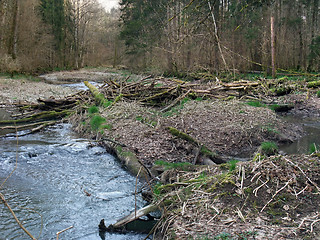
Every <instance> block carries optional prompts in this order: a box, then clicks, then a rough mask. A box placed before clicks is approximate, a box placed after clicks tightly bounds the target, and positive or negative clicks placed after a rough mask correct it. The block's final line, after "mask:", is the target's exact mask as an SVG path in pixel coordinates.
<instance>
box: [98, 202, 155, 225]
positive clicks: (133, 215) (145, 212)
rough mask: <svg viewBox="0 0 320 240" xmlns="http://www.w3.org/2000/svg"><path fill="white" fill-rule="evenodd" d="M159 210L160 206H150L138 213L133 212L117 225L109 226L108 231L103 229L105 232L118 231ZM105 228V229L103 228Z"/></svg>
mask: <svg viewBox="0 0 320 240" xmlns="http://www.w3.org/2000/svg"><path fill="white" fill-rule="evenodd" d="M157 210H158V206H157V205H155V204H150V205H148V206H146V207H144V208H141V209H139V210H137V211H133V212H132V213H130V214H129V215H128V216H126V217H123V218H121V219H120V220H118V221H117V222H116V223H115V224H111V225H109V226H108V227H107V228H106V229H101V230H105V231H115V230H116V229H120V228H122V227H124V226H125V225H126V224H128V223H130V222H133V221H134V220H137V219H139V218H140V217H143V216H146V215H148V214H149V213H151V212H155V211H157ZM102 228H103V227H102Z"/></svg>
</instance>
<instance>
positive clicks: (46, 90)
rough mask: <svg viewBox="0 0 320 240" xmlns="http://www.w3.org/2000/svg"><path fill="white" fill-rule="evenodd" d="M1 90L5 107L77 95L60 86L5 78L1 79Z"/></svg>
mask: <svg viewBox="0 0 320 240" xmlns="http://www.w3.org/2000/svg"><path fill="white" fill-rule="evenodd" d="M0 89H1V91H0V103H1V104H4V105H5V104H8V105H10V104H12V103H18V102H28V103H36V102H37V99H39V98H42V99H47V98H50V97H54V98H57V99H59V98H65V97H67V96H68V95H71V94H74V93H75V91H74V90H72V89H70V88H66V87H62V86H58V85H52V84H48V83H44V82H40V81H30V80H28V79H11V78H5V77H0Z"/></svg>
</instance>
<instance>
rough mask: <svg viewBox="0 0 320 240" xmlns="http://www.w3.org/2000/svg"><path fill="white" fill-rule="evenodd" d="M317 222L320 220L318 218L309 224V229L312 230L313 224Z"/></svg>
mask: <svg viewBox="0 0 320 240" xmlns="http://www.w3.org/2000/svg"><path fill="white" fill-rule="evenodd" d="M317 222H320V219H317V220H315V221H313V223H311V226H310V231H311V232H313V225H314V224H315V223H317Z"/></svg>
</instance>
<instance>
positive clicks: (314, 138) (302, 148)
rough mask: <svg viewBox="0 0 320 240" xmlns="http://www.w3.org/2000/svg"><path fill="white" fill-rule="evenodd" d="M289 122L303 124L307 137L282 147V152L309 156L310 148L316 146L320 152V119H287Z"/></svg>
mask: <svg viewBox="0 0 320 240" xmlns="http://www.w3.org/2000/svg"><path fill="white" fill-rule="evenodd" d="M286 120H287V121H289V122H294V123H298V124H302V126H303V129H304V131H305V135H304V136H303V137H302V138H300V139H298V140H297V141H295V142H293V143H289V144H285V145H282V146H280V150H281V151H284V152H285V153H287V154H297V153H298V154H308V153H309V152H310V146H311V145H313V144H316V146H317V149H318V151H319V150H320V119H301V118H295V117H287V118H286Z"/></svg>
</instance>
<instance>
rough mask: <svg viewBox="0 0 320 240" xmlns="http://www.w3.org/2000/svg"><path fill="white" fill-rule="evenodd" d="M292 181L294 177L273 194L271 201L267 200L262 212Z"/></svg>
mask: <svg viewBox="0 0 320 240" xmlns="http://www.w3.org/2000/svg"><path fill="white" fill-rule="evenodd" d="M291 181H292V178H291V179H290V180H289V181H288V182H286V184H285V185H284V186H283V187H282V188H280V189H279V190H278V191H276V192H275V194H273V196H272V198H271V199H270V200H269V202H267V204H266V205H264V206H263V208H262V209H261V211H260V212H263V210H264V209H265V208H266V207H267V206H268V205H269V203H271V202H272V201H273V199H274V197H275V196H276V195H277V194H278V193H279V192H281V191H282V190H283V189H284V188H285V187H286V186H288V184H289V183H290V182H291Z"/></svg>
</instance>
